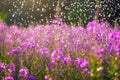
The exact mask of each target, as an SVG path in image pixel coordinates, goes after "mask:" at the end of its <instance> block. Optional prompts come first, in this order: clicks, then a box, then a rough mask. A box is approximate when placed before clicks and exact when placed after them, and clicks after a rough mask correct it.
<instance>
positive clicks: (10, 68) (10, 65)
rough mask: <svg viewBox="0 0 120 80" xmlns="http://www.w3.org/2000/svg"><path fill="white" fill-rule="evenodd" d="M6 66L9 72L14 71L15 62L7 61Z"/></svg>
mask: <svg viewBox="0 0 120 80" xmlns="http://www.w3.org/2000/svg"><path fill="white" fill-rule="evenodd" d="M7 68H8V72H10V73H14V72H15V64H14V63H9V64H8V65H7Z"/></svg>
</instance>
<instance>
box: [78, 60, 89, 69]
mask: <svg viewBox="0 0 120 80" xmlns="http://www.w3.org/2000/svg"><path fill="white" fill-rule="evenodd" d="M76 62H77V65H78V66H79V67H80V68H84V67H87V66H88V65H89V62H88V61H87V60H86V59H81V58H77V60H76Z"/></svg>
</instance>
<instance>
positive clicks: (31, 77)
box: [28, 75, 36, 80]
mask: <svg viewBox="0 0 120 80" xmlns="http://www.w3.org/2000/svg"><path fill="white" fill-rule="evenodd" d="M28 80H36V76H34V75H32V76H29V77H28Z"/></svg>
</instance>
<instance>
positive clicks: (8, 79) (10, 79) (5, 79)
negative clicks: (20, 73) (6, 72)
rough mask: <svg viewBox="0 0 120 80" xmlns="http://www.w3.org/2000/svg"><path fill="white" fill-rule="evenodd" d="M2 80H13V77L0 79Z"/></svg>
mask: <svg viewBox="0 0 120 80" xmlns="http://www.w3.org/2000/svg"><path fill="white" fill-rule="evenodd" d="M2 80H14V79H13V77H11V76H8V77H5V78H4V79H2Z"/></svg>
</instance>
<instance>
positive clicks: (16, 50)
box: [12, 47, 22, 54]
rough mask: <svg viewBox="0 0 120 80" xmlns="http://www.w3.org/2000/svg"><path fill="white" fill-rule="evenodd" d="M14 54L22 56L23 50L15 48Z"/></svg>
mask: <svg viewBox="0 0 120 80" xmlns="http://www.w3.org/2000/svg"><path fill="white" fill-rule="evenodd" d="M12 52H13V53H14V54H20V53H21V52H22V49H21V48H20V47H15V48H14V49H13V50H12Z"/></svg>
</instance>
